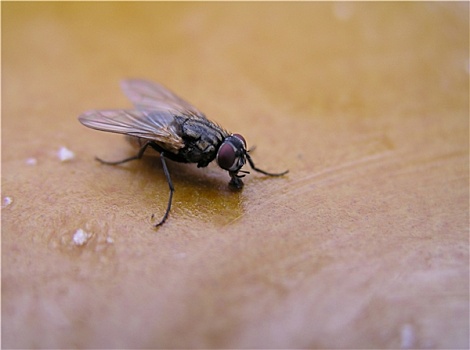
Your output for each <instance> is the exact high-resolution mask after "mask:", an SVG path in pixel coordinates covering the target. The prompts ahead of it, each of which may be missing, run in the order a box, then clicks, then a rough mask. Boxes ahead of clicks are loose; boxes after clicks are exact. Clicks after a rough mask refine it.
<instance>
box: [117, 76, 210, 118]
mask: <svg viewBox="0 0 470 350" xmlns="http://www.w3.org/2000/svg"><path fill="white" fill-rule="evenodd" d="M121 88H122V90H123V91H124V93H125V95H126V96H127V97H128V98H129V99H130V100H131V101H132V103H133V104H134V106H135V107H136V108H137V109H139V110H157V111H166V110H172V111H174V112H177V113H178V114H184V115H186V116H188V117H190V118H191V117H199V118H204V119H206V116H205V115H204V113H202V112H201V111H199V110H198V109H197V108H196V107H194V106H193V105H191V104H190V103H189V102H186V101H185V100H183V99H182V98H180V97H179V96H177V95H176V94H174V93H173V92H171V91H170V90H168V89H167V88H166V87H164V86H163V85H161V84H158V83H153V82H150V81H147V80H142V79H128V80H123V81H122V82H121Z"/></svg>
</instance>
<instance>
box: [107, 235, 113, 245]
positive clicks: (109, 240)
mask: <svg viewBox="0 0 470 350" xmlns="http://www.w3.org/2000/svg"><path fill="white" fill-rule="evenodd" d="M106 243H109V244H111V243H114V239H113V238H112V237H109V236H108V237H106Z"/></svg>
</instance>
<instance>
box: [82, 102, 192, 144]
mask: <svg viewBox="0 0 470 350" xmlns="http://www.w3.org/2000/svg"><path fill="white" fill-rule="evenodd" d="M78 120H79V121H80V123H82V124H83V125H85V126H87V127H89V128H92V129H96V130H101V131H107V132H113V133H117V134H125V135H130V136H135V137H140V138H143V139H147V140H151V141H155V142H157V143H158V144H159V145H161V146H162V147H163V148H164V149H166V150H168V151H171V152H173V153H177V152H178V150H179V149H181V148H183V147H184V142H183V139H182V138H181V136H180V131H179V128H178V126H177V124H176V123H175V122H174V115H173V114H172V113H171V112H170V111H168V110H166V111H135V110H124V109H116V110H93V111H88V112H85V113H83V114H82V115H80V116H79V117H78Z"/></svg>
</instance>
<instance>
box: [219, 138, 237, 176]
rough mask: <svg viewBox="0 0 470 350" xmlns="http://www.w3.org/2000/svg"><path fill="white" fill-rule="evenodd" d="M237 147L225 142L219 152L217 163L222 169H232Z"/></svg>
mask: <svg viewBox="0 0 470 350" xmlns="http://www.w3.org/2000/svg"><path fill="white" fill-rule="evenodd" d="M235 159H236V157H235V149H234V148H233V147H232V145H231V144H229V143H224V144H222V146H220V148H219V152H217V163H218V164H219V166H220V167H221V168H222V169H225V170H230V168H231V167H232V166H233V165H234V164H235Z"/></svg>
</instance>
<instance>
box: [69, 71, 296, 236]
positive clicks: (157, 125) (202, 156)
mask: <svg viewBox="0 0 470 350" xmlns="http://www.w3.org/2000/svg"><path fill="white" fill-rule="evenodd" d="M121 88H122V90H123V91H124V94H125V95H126V96H127V97H128V98H129V99H130V100H131V101H132V103H133V104H134V106H135V109H110V110H91V111H88V112H85V113H83V114H82V115H80V116H79V117H78V120H79V121H80V122H81V123H82V124H83V125H85V126H87V127H89V128H92V129H96V130H101V131H107V132H113V133H117V134H124V135H127V136H128V137H129V138H130V141H132V142H133V143H134V144H137V145H138V147H139V151H138V152H137V154H136V155H135V156H132V157H129V158H125V159H122V160H119V161H115V162H109V161H104V160H102V159H100V158H98V157H97V158H96V159H97V160H98V161H100V162H101V163H103V164H108V165H117V164H123V163H126V162H129V161H131V160H136V159H141V158H142V156H143V155H144V153H145V150H146V149H147V148H148V147H151V148H153V149H154V150H155V151H157V152H158V153H160V159H161V162H162V166H163V172H164V173H165V177H166V180H167V182H168V187H169V188H170V196H169V199H168V205H167V208H166V211H165V214H164V215H163V218H162V219H161V220H160V222H158V223H157V224H156V225H155V227H157V226H160V225H162V224H163V223H164V222H165V220H166V219H167V218H168V214H169V213H170V209H171V202H172V199H173V192H174V191H175V188H174V186H173V182H172V181H171V177H170V173H169V171H168V168H167V166H166V161H165V159H166V158H168V159H170V160H173V161H176V162H181V163H197V166H198V167H206V166H207V165H208V164H209V163H210V162H212V161H213V160H214V159H215V160H216V161H217V164H218V165H219V166H220V167H221V168H222V169H224V170H226V171H228V173H229V175H230V182H229V186H231V187H233V188H236V189H240V188H242V187H243V181H242V178H243V177H244V176H245V175H246V174H249V172H248V171H243V170H241V168H242V167H243V165H245V163H246V161H248V164H250V166H251V168H252V169H253V170H254V171H257V172H259V173H261V174H264V175H268V176H282V175H284V174H286V173H287V172H288V170H286V171H283V172H281V173H269V172H267V171H264V170H261V169H259V168H257V167H256V166H255V163H254V162H253V160H252V159H251V156H250V154H249V153H248V152H249V150H248V149H247V147H246V141H245V139H244V138H243V136H241V135H240V134H231V133H229V132H228V131H226V130H224V129H222V128H221V127H220V126H219V125H217V124H215V123H214V122H212V121H210V120H209V119H207V118H206V116H205V115H204V114H203V113H202V112H200V111H199V110H198V109H197V108H195V107H194V106H192V105H191V104H190V103H188V102H186V101H185V100H183V99H182V98H180V97H178V96H177V95H175V94H174V93H173V92H171V91H170V90H168V89H166V88H165V87H164V86H162V85H160V84H157V83H152V82H150V81H146V80H140V79H130V80H124V81H122V83H121ZM239 173H242V174H241V175H240V174H239ZM152 217H153V216H152Z"/></svg>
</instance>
